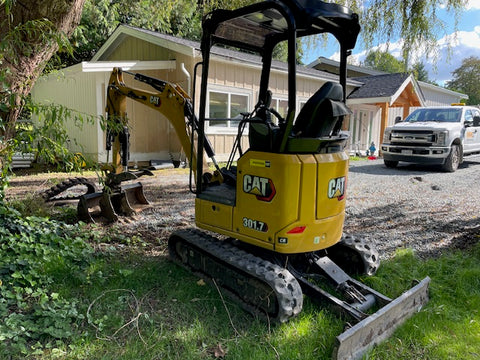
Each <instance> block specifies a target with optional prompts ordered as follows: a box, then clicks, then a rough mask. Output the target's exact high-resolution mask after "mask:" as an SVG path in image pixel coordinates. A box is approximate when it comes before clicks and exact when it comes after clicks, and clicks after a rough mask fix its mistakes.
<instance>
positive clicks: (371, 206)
mask: <svg viewBox="0 0 480 360" xmlns="http://www.w3.org/2000/svg"><path fill="white" fill-rule="evenodd" d="M142 182H143V183H144V186H145V191H146V194H147V198H149V199H150V200H152V207H151V208H150V209H149V210H147V211H145V212H144V213H143V215H142V216H140V217H139V218H137V219H135V220H131V219H128V218H123V219H122V220H121V222H123V225H126V227H127V228H129V230H130V231H128V230H127V232H129V233H137V234H139V235H140V236H142V237H143V238H148V239H149V240H150V241H149V242H150V243H157V244H163V243H164V242H166V239H167V238H168V236H169V235H170V233H171V232H172V231H173V230H175V229H178V228H184V227H190V226H192V225H193V224H194V217H195V212H194V195H193V194H191V193H190V192H189V191H188V175H186V174H185V173H183V174H175V173H173V174H172V173H171V172H170V173H169V172H168V171H167V172H164V173H161V174H160V175H157V176H155V177H154V178H148V177H145V178H142ZM479 216H480V157H475V158H473V157H471V158H467V160H466V161H465V162H464V164H463V165H461V166H460V168H459V169H458V170H457V171H456V172H454V173H445V172H442V171H441V170H440V169H439V168H438V167H433V166H420V165H408V164H404V165H402V164H400V165H399V166H398V167H397V168H396V169H389V168H386V167H385V166H384V165H383V160H380V159H379V160H360V161H351V162H350V171H349V175H348V183H347V209H346V221H345V232H346V233H349V234H352V235H356V236H361V237H364V238H366V239H368V240H369V241H371V242H373V243H374V244H375V245H376V247H377V248H378V250H379V253H380V255H381V257H382V258H388V257H389V256H391V255H393V253H394V252H395V251H396V250H397V249H399V248H413V249H414V250H415V251H416V252H417V254H418V255H419V256H421V257H432V256H438V255H440V254H441V253H442V251H444V250H445V249H447V248H459V249H463V248H466V247H469V246H471V245H472V243H474V242H476V241H478V240H479V237H478V236H475V235H480V219H479ZM161 247H162V245H160V248H161Z"/></svg>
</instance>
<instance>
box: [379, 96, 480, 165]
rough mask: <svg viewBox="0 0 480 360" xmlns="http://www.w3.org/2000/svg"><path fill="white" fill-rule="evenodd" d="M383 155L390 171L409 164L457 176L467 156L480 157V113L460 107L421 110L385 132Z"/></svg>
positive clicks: (458, 105) (473, 109) (477, 110)
mask: <svg viewBox="0 0 480 360" xmlns="http://www.w3.org/2000/svg"><path fill="white" fill-rule="evenodd" d="M381 151H382V156H383V160H384V163H385V166H387V167H389V168H394V167H396V166H397V165H398V163H399V161H405V162H409V163H417V164H438V165H441V166H442V169H443V170H445V171H448V172H454V171H455V170H457V168H458V166H459V164H461V163H462V162H463V159H464V157H465V156H468V155H473V154H480V110H479V109H477V108H476V107H472V106H463V105H460V104H453V105H452V106H443V107H424V108H420V109H417V110H415V111H414V112H412V113H411V114H410V115H409V116H408V117H407V118H406V119H405V120H403V121H399V122H396V124H395V125H394V126H390V127H387V128H386V129H385V133H384V136H383V143H382V146H381Z"/></svg>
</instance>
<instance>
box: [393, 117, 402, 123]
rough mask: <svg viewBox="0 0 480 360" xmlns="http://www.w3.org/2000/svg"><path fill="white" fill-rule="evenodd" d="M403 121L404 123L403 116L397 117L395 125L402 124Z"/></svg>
mask: <svg viewBox="0 0 480 360" xmlns="http://www.w3.org/2000/svg"><path fill="white" fill-rule="evenodd" d="M401 121H402V117H401V116H397V117H396V118H395V124H398V123H399V122H401Z"/></svg>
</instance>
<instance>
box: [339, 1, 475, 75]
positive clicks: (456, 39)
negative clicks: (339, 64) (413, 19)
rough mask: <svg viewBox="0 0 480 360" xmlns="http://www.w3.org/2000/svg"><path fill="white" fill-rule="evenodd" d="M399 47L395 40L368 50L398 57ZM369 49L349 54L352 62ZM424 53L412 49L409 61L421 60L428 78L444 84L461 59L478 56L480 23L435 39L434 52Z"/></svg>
mask: <svg viewBox="0 0 480 360" xmlns="http://www.w3.org/2000/svg"><path fill="white" fill-rule="evenodd" d="M473 2H474V3H476V4H478V5H479V6H480V0H475V1H472V3H473ZM471 5H472V4H471ZM401 48H402V41H397V42H394V43H390V44H389V45H388V46H387V44H381V45H379V46H376V47H373V48H372V49H369V50H377V49H380V50H382V51H386V50H388V52H389V53H390V54H392V55H393V56H395V57H396V58H398V59H400V58H401ZM369 50H364V51H362V52H359V53H354V54H353V55H352V56H351V57H352V60H353V61H352V62H353V63H355V64H359V63H360V62H362V61H363V60H364V59H365V57H366V55H367V53H368V51H369ZM425 53H426V51H425V49H421V48H420V49H417V50H415V51H413V52H412V54H411V62H412V63H413V62H416V61H421V62H423V64H424V65H425V68H426V69H427V71H428V72H429V78H430V79H431V80H435V81H437V82H438V83H440V84H444V83H445V81H448V80H450V79H451V75H452V72H453V71H454V70H455V69H457V68H458V67H460V65H461V64H462V60H463V59H465V58H468V57H470V56H477V57H479V58H480V25H479V26H475V28H474V29H473V31H457V32H456V33H453V34H450V35H448V36H445V37H443V38H441V39H440V40H438V41H437V48H436V51H435V54H429V55H426V54H425ZM330 58H331V59H335V60H337V61H338V60H339V58H340V54H339V53H338V52H337V53H335V54H333V55H332V56H331V57H330Z"/></svg>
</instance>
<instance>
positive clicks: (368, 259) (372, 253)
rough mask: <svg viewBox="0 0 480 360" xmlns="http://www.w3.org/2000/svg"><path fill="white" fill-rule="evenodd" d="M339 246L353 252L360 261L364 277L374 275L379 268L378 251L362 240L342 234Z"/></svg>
mask: <svg viewBox="0 0 480 360" xmlns="http://www.w3.org/2000/svg"><path fill="white" fill-rule="evenodd" d="M340 245H343V246H345V247H347V248H349V249H352V250H354V251H355V252H356V253H357V254H358V255H359V256H360V258H361V259H362V262H363V266H364V274H365V275H369V276H371V275H375V273H376V272H377V270H378V267H379V266H380V255H379V254H378V251H377V250H376V249H375V248H374V247H373V246H372V245H371V244H369V243H368V242H367V241H366V240H365V239H364V238H362V237H358V236H353V235H348V234H343V236H342V239H341V240H340Z"/></svg>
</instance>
